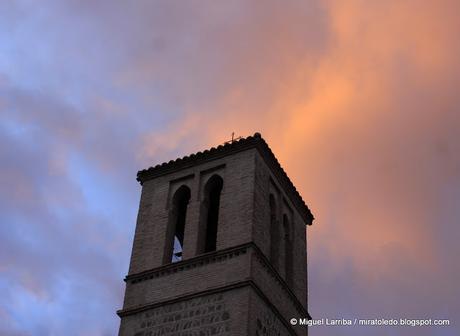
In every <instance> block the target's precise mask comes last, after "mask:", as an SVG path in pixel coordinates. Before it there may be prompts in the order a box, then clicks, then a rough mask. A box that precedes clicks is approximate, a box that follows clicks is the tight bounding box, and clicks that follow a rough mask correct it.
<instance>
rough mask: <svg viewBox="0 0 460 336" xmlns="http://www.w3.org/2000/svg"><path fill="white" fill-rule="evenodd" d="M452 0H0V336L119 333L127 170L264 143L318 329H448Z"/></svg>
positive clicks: (454, 300) (456, 53) (455, 220)
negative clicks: (322, 321)
mask: <svg viewBox="0 0 460 336" xmlns="http://www.w3.org/2000/svg"><path fill="white" fill-rule="evenodd" d="M459 12H460V3H459V2H458V1H444V0H439V1H423V0H420V1H404V0H402V1H391V0H389V1H364V0H362V1H359V0H348V1H339V0H337V1H334V0H321V1H320V0H316V1H315V0H308V1H307V0H305V1H283V2H281V1H268V0H265V1H255V0H249V1H240V0H235V1H211V0H190V1H144V0H138V1H113V0H91V1H89V0H80V1H76V0H66V1H62V0H44V1H40V2H37V1H32V0H17V1H2V2H0V41H1V43H0V183H1V188H0V292H1V293H2V295H1V296H0V321H1V322H0V334H1V335H5V336H19V335H34V336H35V335H38V336H41V335H61V334H66V335H85V336H92V335H102V336H108V335H115V334H117V332H118V326H119V318H118V316H116V314H115V311H116V310H117V309H120V308H121V305H122V299H123V291H124V283H123V280H122V279H123V277H124V276H125V275H126V273H127V270H128V263H129V256H130V251H131V244H132V238H133V233H134V226H135V220H136V214H137V207H138V204H139V197H140V186H139V184H138V183H137V182H136V181H135V176H136V172H137V171H138V170H140V169H143V168H147V167H149V166H152V165H155V164H157V163H161V162H163V161H169V160H170V159H175V158H176V157H179V156H183V155H186V154H189V153H192V152H195V151H199V150H203V149H206V148H209V147H211V146H216V145H218V144H221V143H222V142H224V141H226V140H228V139H229V138H230V137H231V133H232V132H235V133H236V135H241V136H247V135H251V134H253V133H254V132H261V133H262V136H263V137H264V139H266V141H267V142H268V143H269V145H270V147H271V148H272V150H273V151H274V153H275V155H276V156H277V158H278V159H279V161H280V162H281V164H282V166H283V168H284V169H285V170H286V171H287V173H288V175H289V177H290V178H291V180H292V181H293V183H294V184H295V185H296V187H297V189H298V190H299V191H300V193H301V195H302V196H303V198H304V200H306V202H307V204H308V206H309V207H310V209H311V210H312V212H313V214H314V215H315V218H316V219H315V221H314V223H313V225H312V226H311V227H308V233H307V234H308V258H309V260H308V269H309V312H310V314H311V315H312V316H313V317H314V318H321V317H324V318H397V319H399V318H414V319H415V318H417V319H421V318H432V319H449V320H450V322H451V325H450V326H448V327H424V328H420V327H418V328H411V327H393V328H389V327H387V328H378V327H374V328H370V329H369V328H365V327H356V328H350V327H334V328H332V327H329V328H326V327H317V328H311V330H310V335H313V336H322V335H369V334H372V335H421V336H424V335H446V336H448V335H458V334H459V332H460V320H459V318H458V316H460V290H459V285H458V284H459V283H460V262H459V260H458V258H459V256H460V243H459V241H460V225H459V224H460V222H459V218H460V155H459V153H460V140H459V134H460V112H459V106H460V94H459V87H460V62H459V60H460V43H458V42H459V40H458V38H459V36H460V20H458V13H459Z"/></svg>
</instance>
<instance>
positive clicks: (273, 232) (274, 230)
mask: <svg viewBox="0 0 460 336" xmlns="http://www.w3.org/2000/svg"><path fill="white" fill-rule="evenodd" d="M269 207H270V262H271V263H272V265H273V266H274V267H275V268H277V267H278V252H279V251H278V245H279V238H278V225H277V220H276V201H275V196H274V195H273V194H270V196H269Z"/></svg>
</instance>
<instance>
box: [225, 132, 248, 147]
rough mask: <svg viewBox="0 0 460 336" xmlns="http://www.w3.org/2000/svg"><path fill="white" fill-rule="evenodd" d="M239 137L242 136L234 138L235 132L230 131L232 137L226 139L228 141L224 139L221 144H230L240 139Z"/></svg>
mask: <svg viewBox="0 0 460 336" xmlns="http://www.w3.org/2000/svg"><path fill="white" fill-rule="evenodd" d="M241 139H243V137H241V136H239V137H236V138H235V132H232V138H231V139H230V140H228V141H225V142H224V143H223V145H228V144H232V143H234V142H235V141H238V140H241Z"/></svg>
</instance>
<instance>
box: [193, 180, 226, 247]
mask: <svg viewBox="0 0 460 336" xmlns="http://www.w3.org/2000/svg"><path fill="white" fill-rule="evenodd" d="M223 185H224V181H223V179H222V177H220V176H219V175H213V176H212V177H211V178H210V179H209V180H208V181H207V182H206V185H205V187H204V198H203V202H202V207H201V216H202V223H201V226H202V229H201V240H200V242H199V244H200V245H201V246H200V248H199V250H201V251H202V252H205V253H206V252H212V251H215V250H216V248H217V232H218V224H219V223H218V222H219V208H220V196H221V192H222V187H223Z"/></svg>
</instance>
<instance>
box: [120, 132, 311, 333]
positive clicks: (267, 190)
mask: <svg viewBox="0 0 460 336" xmlns="http://www.w3.org/2000/svg"><path fill="white" fill-rule="evenodd" d="M137 180H138V181H139V182H140V184H141V185H142V193H141V200H140V205H139V213H138V218H137V224H136V230H135V235H134V242H133V249H132V254H131V262H130V266H129V272H128V275H127V276H126V278H125V282H126V290H125V298H124V303H123V309H121V310H119V311H118V312H117V314H118V315H119V316H120V318H121V324H120V330H119V336H160V335H161V336H170V335H171V336H172V335H175V336H208V335H209V336H211V335H222V336H223V335H225V336H230V335H231V336H240V335H250V336H256V335H258V336H262V335H267V336H268V335H306V334H307V328H306V326H304V325H303V326H299V325H294V326H293V325H291V324H290V319H291V318H309V315H308V312H307V300H308V298H307V254H306V248H307V247H306V225H311V223H312V221H313V216H312V214H311V212H310V210H309V209H308V207H307V206H306V205H305V203H304V201H303V200H302V198H301V196H300V195H299V193H298V192H297V190H296V188H295V187H294V185H293V184H292V182H291V181H290V179H289V178H288V176H287V175H286V173H285V172H284V170H283V169H282V168H281V166H280V164H279V163H278V160H277V159H276V158H275V156H274V154H273V153H272V151H271V150H270V148H269V147H268V145H267V143H266V142H265V141H264V139H263V138H262V137H261V135H260V134H259V133H256V134H254V136H249V137H247V138H244V139H239V140H232V141H230V142H228V143H226V144H224V145H220V146H218V147H216V148H211V149H209V150H205V151H203V152H198V153H196V154H192V155H189V156H185V157H183V158H179V159H176V160H174V161H169V162H167V163H163V164H161V165H157V166H155V167H151V168H149V169H147V170H142V171H140V172H138V174H137Z"/></svg>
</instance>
